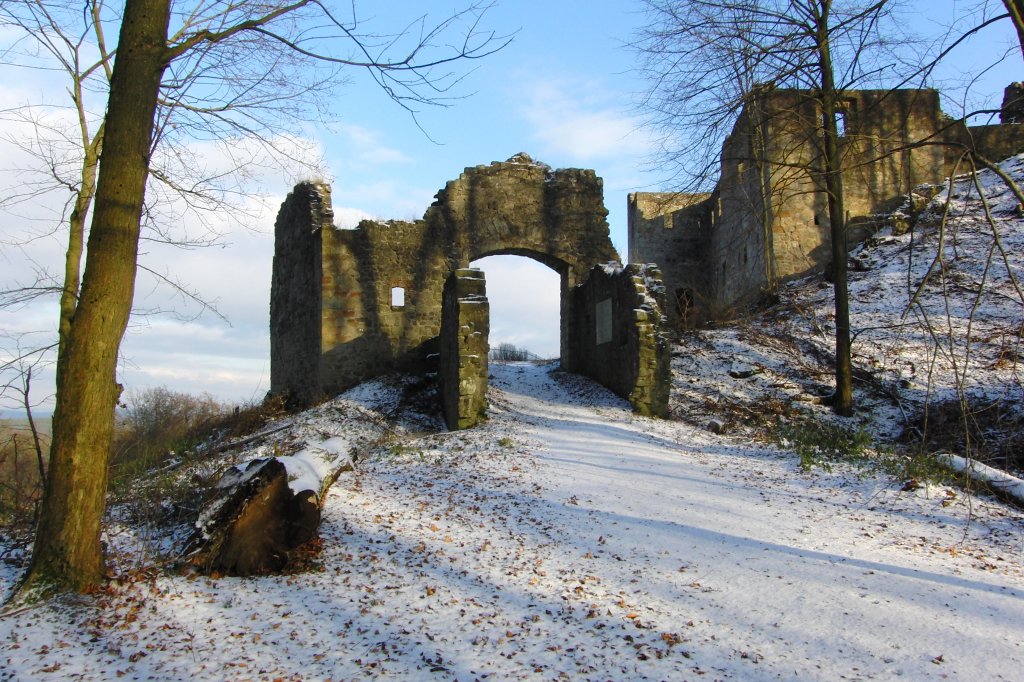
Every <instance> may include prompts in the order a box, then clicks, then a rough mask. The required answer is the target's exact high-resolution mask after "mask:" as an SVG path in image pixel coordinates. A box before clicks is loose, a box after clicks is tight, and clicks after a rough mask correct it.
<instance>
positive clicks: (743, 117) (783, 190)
mask: <svg viewBox="0 0 1024 682" xmlns="http://www.w3.org/2000/svg"><path fill="white" fill-rule="evenodd" d="M840 105H841V110H842V113H841V118H842V124H843V125H842V137H841V139H840V153H841V154H842V163H843V168H844V171H843V182H844V203H845V209H846V213H847V218H848V222H847V227H848V243H849V244H850V245H851V246H852V245H853V244H856V243H858V242H859V241H861V240H862V239H864V238H865V237H866V236H868V235H869V234H871V233H872V232H873V231H874V230H875V229H877V227H878V225H877V219H876V217H875V216H876V214H879V213H883V212H886V211H889V210H891V209H892V208H894V207H895V205H896V204H898V203H900V202H901V201H902V200H903V197H904V196H905V195H906V194H907V192H909V190H910V189H911V188H913V187H915V186H917V185H919V184H922V183H927V182H938V181H940V180H942V178H943V177H945V176H946V175H948V174H949V173H950V172H951V171H952V164H953V161H954V160H955V159H956V158H957V157H958V156H959V155H960V153H961V151H962V150H963V149H966V148H970V149H974V150H976V151H978V152H979V153H981V154H982V155H983V156H985V157H987V158H989V159H993V160H995V159H1001V158H1005V157H1007V156H1010V155H1012V154H1014V153H1017V152H1019V151H1021V150H1022V149H1024V126H1020V125H1003V126H976V127H970V128H967V127H964V126H962V125H959V126H958V125H951V124H950V122H949V121H948V120H947V119H945V118H944V117H943V115H942V112H941V110H940V108H939V97H938V93H937V92H936V91H934V90H896V91H882V90H877V91H876V90H858V91H846V92H843V93H842V94H841V103H840ZM819 119H820V109H819V108H818V106H817V103H816V102H815V101H814V99H813V98H812V97H811V95H810V93H808V92H807V91H801V90H787V89H764V90H763V91H762V92H761V93H760V95H759V96H757V97H754V98H753V99H752V100H751V101H750V102H749V103H748V105H747V106H746V107H745V108H744V110H743V112H742V113H741V114H740V116H739V117H738V119H737V122H736V125H735V127H734V129H733V132H732V134H731V135H730V136H729V137H728V138H727V140H726V141H725V143H724V145H723V148H722V159H721V168H722V175H721V178H720V180H719V182H718V185H717V187H716V189H715V192H714V193H713V195H712V197H711V198H709V199H708V200H707V205H706V208H705V211H704V213H705V214H706V216H707V223H709V224H710V228H707V227H705V226H704V225H705V223H704V222H703V221H695V220H694V219H693V215H694V210H693V208H692V207H684V208H680V209H677V210H675V211H671V212H670V214H663V215H658V216H655V218H656V219H651V218H645V217H644V216H645V210H646V207H647V206H648V205H650V204H651V203H652V202H657V201H658V197H660V196H662V195H646V194H639V195H632V196H631V198H630V200H629V210H630V224H631V226H632V225H635V226H636V227H635V229H634V228H633V227H631V230H630V247H629V249H630V259H631V260H634V261H638V262H656V263H658V264H659V265H662V266H663V269H664V273H665V282H666V285H667V286H668V289H669V293H670V295H672V294H674V293H675V292H676V291H679V290H680V289H683V288H687V289H689V288H691V287H692V288H693V291H694V293H693V296H692V298H693V301H694V310H693V312H692V313H691V316H690V320H693V321H697V322H699V321H701V319H702V318H703V319H722V318H725V317H728V316H730V315H731V314H733V312H734V310H733V307H734V306H744V305H746V304H747V303H749V302H750V301H751V300H753V299H754V298H756V297H757V296H758V294H759V293H760V292H761V291H763V290H765V289H770V288H772V287H773V286H774V285H775V284H776V283H777V282H778V281H780V280H785V279H789V278H793V277H799V276H803V275H805V274H807V273H809V272H812V271H815V270H821V269H823V268H824V267H825V266H826V265H827V264H828V263H829V262H830V260H831V227H830V223H829V216H828V207H827V201H826V197H825V194H824V191H823V187H822V182H823V181H822V176H821V171H822V168H823V164H822V152H821V138H820V133H819V131H820V120H819ZM918 142H926V144H920V145H918V144H914V143H918ZM931 142H934V143H935V144H930V143H931ZM962 170H963V168H961V172H962ZM648 196H650V198H648ZM669 225H671V227H669ZM680 226H682V227H683V229H682V230H678V231H676V230H677V229H678V227H680ZM670 232H671V234H670ZM698 254H699V257H698ZM691 256H692V257H691ZM698 258H699V260H698ZM693 273H700V276H694V274H693ZM668 312H669V315H670V316H671V318H672V320H673V321H679V320H680V317H679V316H678V315H677V314H676V309H675V306H671V305H670V306H669V310H668Z"/></svg>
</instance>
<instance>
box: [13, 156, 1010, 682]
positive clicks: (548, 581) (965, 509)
mask: <svg viewBox="0 0 1024 682" xmlns="http://www.w3.org/2000/svg"><path fill="white" fill-rule="evenodd" d="M1006 168H1008V169H1009V170H1010V171H1012V172H1013V173H1015V174H1017V175H1020V174H1021V171H1022V169H1024V161H1022V159H1021V158H1019V157H1018V158H1016V159H1012V160H1011V161H1010V162H1008V163H1007V165H1006ZM982 186H983V187H986V188H987V190H986V191H987V199H986V201H987V202H988V205H989V210H990V211H991V213H992V214H993V215H994V216H995V219H996V220H995V222H996V226H997V234H998V235H999V240H998V242H997V240H996V239H995V238H994V236H993V232H992V230H991V227H990V226H989V225H988V224H987V223H985V222H981V221H979V220H978V219H977V218H976V217H971V216H977V215H978V208H979V206H980V204H981V202H980V201H979V200H978V199H977V194H976V193H975V194H974V195H973V198H972V197H971V196H970V195H969V194H968V190H967V187H966V185H964V184H958V185H957V187H956V188H955V189H954V191H953V194H954V199H953V202H952V204H951V208H952V209H953V210H952V211H951V214H950V218H949V220H947V227H946V228H945V230H940V229H939V228H938V227H937V225H938V224H939V217H940V216H941V214H942V213H943V206H944V205H945V204H944V203H943V202H942V200H941V199H942V198H941V197H939V198H938V200H936V201H935V202H933V203H932V204H930V208H929V209H928V210H927V211H926V212H925V217H924V218H923V219H922V220H921V221H920V222H919V223H918V224H917V225H916V226H915V228H914V230H913V232H912V233H910V234H907V235H901V236H892V235H886V234H884V233H883V234H880V235H879V236H878V237H876V238H874V239H873V240H871V241H870V242H869V243H868V244H866V245H865V246H864V247H863V248H861V249H860V250H859V251H858V252H857V253H856V254H855V258H856V260H857V261H858V262H859V263H861V265H860V266H858V269H857V270H856V271H855V272H853V273H851V292H852V298H853V304H852V308H853V314H854V331H855V333H856V334H857V339H856V342H855V347H854V351H855V358H854V359H855V364H856V365H857V366H858V368H859V372H858V377H859V381H858V383H857V385H856V401H857V404H858V408H859V409H858V416H857V418H856V419H854V420H838V419H837V418H834V417H832V416H831V414H830V413H829V411H828V408H826V407H824V406H822V405H820V404H819V401H817V399H816V396H820V395H822V394H824V393H827V391H828V388H829V384H830V372H831V370H830V367H829V363H828V360H829V357H828V356H829V353H830V351H831V344H832V337H831V332H832V327H831V320H830V310H831V306H832V301H831V298H830V296H831V290H830V288H829V287H828V285H827V283H824V282H820V281H818V280H815V279H813V278H811V279H807V280H805V281H802V282H796V283H793V284H792V285H790V286H787V287H786V289H785V290H784V291H783V292H782V293H781V295H780V300H779V301H778V302H777V304H775V305H774V306H773V307H772V308H771V309H770V310H768V311H767V313H765V314H764V315H762V316H761V317H758V318H754V319H749V320H746V321H744V322H743V323H741V324H740V325H739V326H736V327H733V328H728V329H717V330H710V331H703V332H700V333H694V334H690V335H687V336H686V337H685V338H684V339H683V341H682V343H681V344H680V345H679V346H678V347H677V348H676V349H675V354H674V370H675V376H674V382H675V383H674V392H673V412H674V417H675V418H674V419H672V420H651V419H645V418H641V417H637V416H635V415H633V414H632V413H631V412H630V411H629V409H628V405H627V404H626V403H625V402H624V401H622V400H620V399H618V398H616V397H615V396H613V395H611V394H610V393H609V392H607V391H606V390H604V389H603V388H601V387H599V386H597V385H595V384H594V383H592V382H590V381H588V380H586V379H582V378H580V377H576V376H573V375H569V374H565V373H563V372H560V371H558V370H557V369H556V368H555V367H554V366H551V365H546V366H545V365H533V364H518V365H517V364H512V365H496V366H494V367H493V368H492V373H493V378H492V382H491V393H490V396H489V398H490V405H491V409H490V420H489V421H488V422H487V423H486V424H484V425H483V426H481V427H479V428H475V429H471V430H467V431H461V432H457V433H448V432H445V431H443V430H442V429H441V426H440V422H439V421H438V420H437V418H436V416H432V415H430V414H426V413H425V412H424V411H423V410H418V409H417V405H420V403H418V402H417V396H420V393H418V391H422V388H423V385H417V384H416V383H415V381H414V380H404V379H401V378H389V379H383V380H378V381H373V382H369V383H367V384H364V385H362V386H360V387H357V388H355V389H353V390H352V391H349V392H347V393H346V394H343V395H342V396H340V397H338V398H337V399H335V400H332V401H330V402H327V403H325V404H323V405H321V406H319V407H317V408H315V409H313V410H310V411H308V412H305V413H302V414H298V415H293V416H291V417H288V418H287V419H286V420H282V421H281V422H278V423H276V424H271V425H268V427H267V429H266V430H265V432H264V433H265V435H264V436H263V437H261V438H257V439H254V440H252V442H248V443H247V445H246V446H245V448H244V449H241V450H238V451H235V452H232V453H230V455H227V456H225V459H223V460H219V461H218V462H217V464H218V465H219V466H220V467H222V468H223V467H227V466H229V465H230V464H233V463H236V462H238V461H244V460H247V459H251V458H254V457H259V456H267V455H271V454H274V455H281V454H283V455H287V454H293V453H296V452H300V451H301V452H306V453H309V452H312V450H311V449H310V448H309V447H308V446H309V445H311V444H312V445H315V444H316V443H325V442H328V443H340V442H342V440H343V441H344V442H345V443H350V444H352V445H353V447H354V454H355V455H357V462H356V468H355V471H354V472H352V473H347V474H343V475H342V476H341V478H340V479H339V480H338V481H337V482H336V483H335V484H334V486H333V487H332V488H331V490H330V492H329V493H328V494H327V497H326V499H325V504H324V510H323V524H322V526H321V529H320V539H319V541H318V543H317V546H315V547H314V548H312V549H313V550H314V551H311V552H308V553H307V554H306V555H305V556H304V557H303V559H302V561H301V562H299V567H298V568H297V569H296V570H295V571H293V572H292V573H290V574H288V575H284V576H277V577H261V578H244V579H243V578H205V577H196V576H195V575H192V574H190V573H189V572H187V571H185V572H183V573H181V574H179V573H176V572H174V571H173V570H170V568H169V566H168V565H166V564H161V563H159V562H157V563H155V564H154V557H158V556H159V552H160V551H163V550H166V548H167V547H168V544H167V543H168V542H174V541H176V542H179V543H180V542H181V537H180V531H181V530H182V529H180V528H179V529H178V531H179V534H178V535H175V534H173V533H172V534H170V535H161V534H159V533H158V534H155V535H154V534H153V529H152V528H149V527H144V526H140V525H138V524H136V523H134V522H131V521H127V520H121V521H116V520H112V521H111V523H110V525H109V526H108V529H107V533H106V538H105V539H106V541H107V543H108V545H109V547H110V549H111V552H112V559H113V561H114V565H115V566H116V567H117V573H118V575H119V578H118V579H116V580H114V581H112V582H111V583H110V584H109V585H108V586H107V587H105V588H104V589H101V590H100V591H98V592H96V593H94V594H91V595H87V596H84V597H75V598H65V599H61V600H55V601H51V602H47V603H43V604H40V605H36V606H31V607H27V608H21V609H16V610H12V611H8V612H6V613H3V614H2V615H0V679H4V680H6V679H12V680H13V679H17V680H30V679H31V680H39V679H55V680H56V679H85V680H107V679H117V678H123V679H140V680H142V679H157V680H223V679H231V680H278V679H280V680H362V679H367V678H376V677H390V678H399V679H409V680H421V679H444V680H453V679H454V680H463V681H469V680H477V679H479V680H483V679H493V680H497V679H501V680H505V679H539V680H562V679H565V680H640V679H651V680H668V679H671V680H677V679H678V680H696V679H708V680H712V679H736V680H761V679H821V680H833V679H892V678H895V677H901V678H905V679H933V678H940V679H947V678H948V679H970V680H980V679H985V680H990V679H991V680H999V679H1004V680H1014V679H1019V678H1020V671H1021V670H1022V666H1024V645H1022V642H1021V636H1020V635H1021V624H1022V623H1024V513H1022V512H1021V511H1020V510H1019V509H1015V508H1013V507H1010V506H1007V505H1005V504H1003V503H1001V502H998V501H995V500H992V499H990V498H986V497H984V496H974V495H969V494H967V493H966V492H965V491H963V490H962V489H959V488H954V487H947V486H945V485H939V484H935V483H929V482H928V481H926V480H921V481H917V482H915V484H914V485H904V482H903V481H901V480H900V479H894V478H893V477H892V476H890V475H886V474H879V473H875V472H874V470H873V469H871V468H865V467H863V466H860V465H850V464H847V463H842V462H838V463H834V464H833V466H832V467H831V468H822V467H815V468H813V469H812V470H811V471H805V470H804V469H803V468H802V467H801V463H800V461H799V458H798V457H797V456H796V455H795V454H793V453H792V452H789V451H787V450H785V449H779V448H778V447H777V446H776V445H774V444H773V442H774V440H776V439H777V438H778V434H777V433H776V432H775V430H776V429H777V428H780V427H784V426H785V425H787V424H798V423H800V421H801V420H807V419H811V420H817V421H827V422H829V423H842V424H844V425H845V426H846V427H847V428H857V427H860V426H863V427H864V428H865V429H867V430H868V431H869V432H870V433H871V434H872V435H873V436H874V437H875V438H876V440H877V441H879V442H884V441H886V440H891V439H892V438H895V437H896V436H897V435H898V434H900V433H906V432H909V433H910V434H911V435H912V436H913V435H914V434H915V433H917V432H915V431H914V429H921V428H925V429H927V428H929V427H928V426H927V424H926V423H924V422H922V421H921V419H920V415H921V413H922V411H923V408H924V406H925V405H926V403H927V402H928V401H931V403H933V404H941V403H943V402H945V401H948V400H949V399H951V398H957V397H958V396H965V397H967V398H969V401H968V402H971V403H972V404H973V407H972V409H976V408H977V407H979V406H980V407H985V406H997V407H998V411H999V414H998V416H999V419H988V420H987V421H985V424H986V425H987V427H988V428H989V429H990V430H989V431H988V433H989V434H992V433H994V432H993V431H992V430H991V429H994V428H995V429H998V428H1006V429H1007V433H1008V434H1012V433H1019V431H1020V430H1019V428H1018V429H1017V430H1016V431H1013V427H1014V421H1013V420H1014V419H1018V418H1019V414H1017V413H1016V410H1019V405H1020V399H1021V395H1020V394H1021V382H1020V377H1019V374H1018V372H1017V357H1018V351H1019V345H1020V333H1019V332H1020V327H1021V323H1022V321H1024V314H1022V307H1021V299H1020V297H1019V295H1018V291H1017V288H1018V285H1017V282H1019V281H1020V277H1021V276H1022V273H1021V258H1022V254H1024V243H1022V242H1024V224H1022V221H1021V219H1020V210H1019V208H1018V204H1017V203H1016V200H1015V199H1013V198H1012V197H1010V196H1009V195H1008V194H1007V193H1006V192H1005V191H1004V190H1003V189H1002V187H1001V185H999V184H997V183H995V182H994V181H993V179H992V177H990V176H988V175H985V174H983V176H982ZM962 208H967V209H968V210H969V215H963V216H960V217H957V213H958V211H960V210H961V209H962ZM940 243H941V252H942V253H943V254H944V257H943V259H942V260H941V261H936V260H935V254H936V253H937V252H939V245H940ZM1004 254H1005V256H1004ZM929 271H930V274H927V273H929ZM1011 273H1012V276H1011ZM926 274H927V276H926ZM912 303H913V304H912ZM925 320H927V321H928V325H927V326H924V325H923V324H922V323H923V322H924V321H925ZM968 338H969V339H970V341H971V342H970V344H965V343H964V339H968ZM992 409H996V408H992ZM938 413H940V414H946V413H945V412H942V411H941V410H939V411H938ZM1015 415H1016V416H1015ZM933 417H934V418H935V419H937V418H938V417H937V416H936V415H933ZM979 421H981V418H980V417H979ZM711 422H714V423H713V424H712V423H711ZM715 431H723V433H720V434H719V433H715ZM339 439H342V440H339ZM1004 440H1005V441H1006V442H1007V443H1010V444H1011V445H1012V443H1013V442H1014V441H1013V439H1012V436H1011V435H1008V436H1007V437H1006V438H1005V439H1004ZM905 441H906V439H905ZM321 449H322V448H321ZM190 473H196V472H190ZM200 473H201V472H200ZM123 518H124V517H123V516H122V515H121V514H120V510H119V509H118V508H115V509H114V510H113V513H112V519H123ZM7 543H8V540H6V539H4V538H0V556H5V557H6V556H8V553H7V549H9V547H10V545H8V544H7ZM154 552H156V554H154ZM17 572H18V562H17V561H8V562H0V590H3V591H5V592H6V591H7V590H8V589H9V588H10V587H11V586H12V585H13V584H14V581H15V579H16V577H17Z"/></svg>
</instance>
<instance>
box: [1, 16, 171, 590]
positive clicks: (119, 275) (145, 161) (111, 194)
mask: <svg viewBox="0 0 1024 682" xmlns="http://www.w3.org/2000/svg"><path fill="white" fill-rule="evenodd" d="M169 18H170V0H127V2H126V3H125V10H124V17H123V20H122V24H121V31H120V39H119V42H118V51H117V59H116V62H115V64H114V70H113V76H112V79H111V84H110V95H109V99H108V103H107V114H106V118H105V123H104V139H103V152H102V155H101V159H100V170H99V177H98V181H97V187H96V203H95V209H94V211H93V218H92V226H91V229H90V233H89V240H88V247H87V250H86V261H85V272H84V274H83V277H82V289H81V292H80V293H79V297H78V304H77V305H76V306H75V311H74V314H73V316H72V318H71V323H70V325H69V328H68V333H67V338H66V340H65V343H64V347H63V349H62V350H63V353H62V357H61V360H60V362H59V363H58V364H59V366H58V371H57V400H56V408H55V411H54V416H53V442H52V445H51V448H50V467H49V476H48V478H47V483H46V488H45V491H44V496H43V503H42V509H41V511H40V517H39V525H38V527H37V530H36V542H35V546H34V548H33V552H32V561H31V563H30V565H29V569H28V572H27V573H26V576H25V579H24V581H23V583H22V586H21V590H20V591H21V593H22V594H27V593H28V592H30V591H32V592H34V591H37V590H38V591H40V592H42V593H47V592H53V591H60V590H82V589H85V588H86V587H88V586H90V585H93V584H95V583H97V582H99V581H100V580H102V578H103V576H104V560H103V553H102V549H101V545H100V525H101V521H102V517H103V511H104V506H105V504H104V503H105V497H106V488H107V460H108V456H109V450H110V439H111V434H112V432H113V424H114V408H115V406H116V404H117V399H118V397H119V395H120V387H119V386H118V385H117V382H116V370H117V355H118V348H119V346H120V344H121V338H122V336H123V335H124V330H125V327H126V326H127V323H128V316H129V313H130V311H131V305H132V297H133V295H134V287H135V271H136V257H137V254H138V242H139V223H140V219H141V213H142V205H143V200H144V197H145V189H146V179H147V176H148V174H149V158H150V150H151V146H152V136H153V121H154V115H155V112H156V105H157V98H158V95H159V91H160V82H161V79H162V77H163V72H164V69H165V68H166V65H167V47H166V43H167V27H168V23H169Z"/></svg>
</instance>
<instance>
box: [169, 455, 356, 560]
mask: <svg viewBox="0 0 1024 682" xmlns="http://www.w3.org/2000/svg"><path fill="white" fill-rule="evenodd" d="M352 464H353V458H352V453H351V447H350V445H349V442H348V441H347V440H346V439H344V438H331V439H329V440H326V441H323V442H321V443H316V444H311V445H307V447H305V448H303V449H302V450H300V451H299V452H297V453H295V454H294V455H289V456H285V457H270V458H263V459H254V460H251V461H249V462H245V463H244V464H239V465H237V466H234V467H232V468H230V469H228V471H227V472H225V473H224V475H223V476H221V478H220V480H219V481H218V482H217V484H216V486H215V490H216V491H217V492H216V494H215V496H214V498H213V499H212V500H211V501H210V502H209V503H208V504H207V505H206V506H205V507H204V508H203V510H202V512H201V513H200V515H199V519H198V520H197V521H196V529H195V531H194V532H193V534H192V535H191V536H190V537H189V538H188V540H187V541H186V543H185V548H184V550H183V552H182V557H183V559H184V560H185V561H186V562H187V563H189V564H191V565H192V566H194V567H195V568H196V569H197V570H198V571H200V572H201V573H205V574H211V573H221V574H226V575H237V576H247V575H260V574H266V573H274V572H278V571H280V570H282V569H283V568H285V567H286V566H287V565H288V563H289V561H290V559H291V557H292V554H293V553H294V550H295V549H297V548H298V547H300V546H302V545H303V544H305V543H306V542H308V541H309V540H311V539H313V538H314V537H315V536H316V531H317V528H318V527H319V525H320V509H321V506H322V504H323V499H324V496H325V494H326V493H327V491H328V489H329V488H330V487H331V485H332V484H333V483H334V481H335V480H337V478H338V476H339V475H340V474H341V473H342V472H344V471H351V470H352Z"/></svg>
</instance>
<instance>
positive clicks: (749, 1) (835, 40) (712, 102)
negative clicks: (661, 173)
mask: <svg viewBox="0 0 1024 682" xmlns="http://www.w3.org/2000/svg"><path fill="white" fill-rule="evenodd" d="M645 4H646V5H647V8H648V12H649V16H650V20H649V23H648V25H647V26H646V28H645V29H644V30H643V32H642V33H641V35H640V38H639V40H638V41H637V42H636V43H635V46H636V48H637V50H638V52H639V54H640V56H641V60H642V67H641V68H642V71H643V73H644V75H645V76H646V77H647V80H648V83H649V86H648V90H647V96H646V98H645V99H644V100H643V101H642V106H643V108H644V109H645V110H646V111H647V112H648V113H649V115H650V117H649V121H650V123H651V125H652V126H653V127H655V128H656V129H658V130H660V131H661V132H662V148H661V156H660V158H659V160H660V161H661V162H662V163H663V164H666V165H667V166H668V169H669V171H670V174H672V175H674V176H675V177H677V178H678V177H680V176H685V177H687V178H688V180H689V182H690V183H692V187H691V188H692V189H702V188H705V187H707V183H708V182H709V181H711V180H712V178H716V177H717V175H718V158H719V150H720V149H721V144H722V142H723V140H724V138H725V136H726V135H727V134H728V133H729V131H730V130H731V129H732V125H733V123H734V122H735V120H736V117H737V115H738V113H739V111H740V110H741V109H742V108H743V107H744V106H745V105H747V104H748V103H750V102H752V101H753V100H754V99H755V98H756V97H757V96H758V93H759V92H760V91H761V90H762V89H763V88H765V87H768V88H772V87H780V88H795V89H800V90H803V91H805V92H807V93H808V97H810V98H811V100H812V101H813V103H814V105H815V108H816V111H817V114H816V118H817V120H815V121H807V124H808V125H809V126H810V129H811V130H816V131H817V134H816V135H813V136H809V139H811V140H812V141H813V143H814V144H815V145H816V148H817V150H816V154H815V155H814V158H812V159H810V160H808V161H807V162H806V163H802V164H801V165H800V168H798V169H795V170H796V171H797V172H799V173H804V174H809V175H811V176H812V177H813V179H814V183H815V185H816V186H817V188H818V190H819V191H822V192H823V193H824V195H825V197H826V199H827V205H828V219H829V230H830V236H831V249H832V251H831V253H832V268H833V275H834V288H835V302H836V303H835V306H836V309H835V312H836V320H835V323H836V366H835V377H836V389H835V393H834V395H833V398H832V404H833V408H834V409H835V411H836V412H837V413H839V414H842V415H850V414H852V412H853V394H852V367H851V358H850V321H849V303H848V294H847V273H846V267H847V248H846V235H847V228H846V215H845V209H844V206H843V177H842V171H843V161H842V158H841V156H840V154H839V146H838V138H839V125H838V123H837V117H838V116H840V115H841V109H840V102H839V96H840V93H841V91H842V90H844V89H851V88H855V87H858V86H860V85H861V84H862V83H863V82H865V81H866V80H868V79H873V78H875V77H876V76H877V74H878V66H877V65H876V64H875V63H874V62H872V61H870V60H871V58H872V55H873V54H875V52H876V50H875V48H877V47H879V46H880V45H881V44H882V39H881V35H880V31H879V27H880V25H881V23H882V22H883V21H884V20H885V19H886V17H887V16H888V13H889V11H890V5H891V4H892V3H891V2H890V1H889V0H875V1H870V0H860V1H858V0H849V1H845V0H645Z"/></svg>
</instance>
